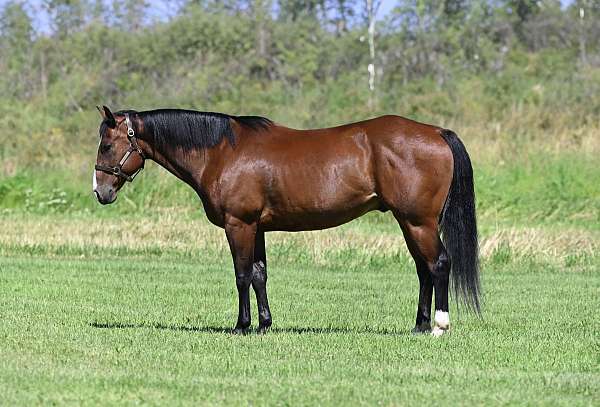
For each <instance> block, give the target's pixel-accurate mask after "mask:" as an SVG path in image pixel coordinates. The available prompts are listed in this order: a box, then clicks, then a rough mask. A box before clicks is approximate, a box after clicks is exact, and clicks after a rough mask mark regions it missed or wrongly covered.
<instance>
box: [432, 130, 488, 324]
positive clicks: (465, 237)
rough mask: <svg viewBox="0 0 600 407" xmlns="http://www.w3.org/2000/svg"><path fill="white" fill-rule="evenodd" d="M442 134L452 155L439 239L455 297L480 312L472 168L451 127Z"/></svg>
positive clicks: (460, 142) (467, 155) (462, 146)
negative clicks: (449, 266)
mask: <svg viewBox="0 0 600 407" xmlns="http://www.w3.org/2000/svg"><path fill="white" fill-rule="evenodd" d="M442 137H443V138H444V140H446V143H448V146H450V150H452V156H453V157H454V174H453V177H452V184H451V185H450V192H449V193H448V197H447V198H446V204H445V206H444V211H443V212H442V219H441V221H440V225H441V229H442V239H443V241H444V246H446V250H447V252H448V254H449V255H450V264H451V267H452V269H451V271H450V274H451V286H452V291H453V292H454V296H455V298H457V299H459V298H461V299H462V302H463V303H464V304H465V305H466V306H467V308H470V309H471V310H473V311H475V313H477V314H480V308H479V292H480V285H479V246H478V244H477V220H476V218H475V191H474V188H473V168H472V167H471V159H470V158H469V154H467V150H466V149H465V146H464V144H463V143H462V141H460V139H459V138H458V136H457V135H456V134H455V133H454V132H453V131H451V130H443V131H442Z"/></svg>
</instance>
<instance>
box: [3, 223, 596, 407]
mask: <svg viewBox="0 0 600 407" xmlns="http://www.w3.org/2000/svg"><path fill="white" fill-rule="evenodd" d="M84 221H85V222H84ZM137 221H139V219H134V220H131V221H130V222H131V225H133V224H135V222H137ZM161 221H163V222H164V223H160V222H161ZM27 222H30V223H27ZM77 222H78V220H77V219H76V218H75V219H71V218H70V217H64V218H60V217H53V218H51V217H37V218H36V217H35V216H33V217H31V216H27V217H26V218H20V217H14V216H12V215H11V216H8V217H4V218H0V226H2V229H3V230H4V231H5V233H4V240H1V241H0V248H1V251H0V254H1V257H0V270H1V273H0V317H1V320H2V323H1V324H0V359H1V360H2V369H1V370H0V404H2V405H17V404H18V405H33V404H45V405H47V404H57V405H64V404H75V405H81V404H85V405H95V404H102V405H111V404H134V403H139V404H161V405H173V404H175V405H177V404H187V405H197V404H220V405H232V404H242V405H246V404H254V405H267V404H268V405H273V404H277V405H346V404H352V405H355V404H368V405H373V404H383V405H407V404H417V403H419V404H420V403H423V402H426V403H431V404H435V403H450V404H464V405H467V404H468V405H472V404H481V405H483V404H485V405H489V404H521V405H522V404H529V405H532V404H536V405H537V404H546V405H557V404H560V405H569V406H570V405H592V404H595V403H597V402H598V400H599V399H600V340H599V334H600V326H599V322H598V319H597V318H596V314H597V310H598V309H599V307H600V296H599V294H600V272H599V266H600V258H598V257H597V256H596V255H594V254H591V255H590V254H582V255H581V256H582V257H581V258H579V257H576V256H575V257H573V256H571V257H569V256H567V257H565V259H566V260H564V261H562V260H561V261H555V259H551V258H546V257H544V256H539V255H536V254H535V253H530V254H529V255H527V254H520V255H515V254H511V252H510V249H507V248H506V247H504V246H502V247H501V248H500V249H497V250H495V251H493V252H492V253H491V254H490V255H489V256H487V257H486V258H485V260H484V264H483V270H484V271H483V283H484V290H485V299H484V319H483V320H478V319H477V318H475V317H473V316H471V315H467V314H464V313H457V312H456V310H454V309H453V310H452V311H451V316H452V321H451V322H452V324H453V325H452V331H451V333H450V334H449V335H447V336H446V337H442V338H439V339H434V338H432V337H430V336H413V335H411V334H410V333H409V332H410V329H411V328H412V325H413V322H414V313H415V307H416V300H417V278H416V274H415V272H414V269H413V266H412V264H411V260H410V259H409V257H408V256H407V255H406V252H405V250H404V249H403V248H399V249H390V248H386V247H383V248H382V249H375V248H374V247H375V246H369V245H374V243H370V241H369V240H368V239H367V238H366V236H368V235H372V234H373V231H374V229H373V226H372V225H373V224H377V218H365V220H364V221H363V222H362V223H361V222H358V223H353V224H350V225H348V226H346V227H344V228H341V229H336V230H335V231H328V232H322V233H320V234H316V235H314V234H302V235H294V236H296V237H295V238H290V239H292V240H286V239H288V236H290V235H283V234H277V235H273V236H269V237H268V251H269V254H270V263H269V267H270V268H269V291H270V301H271V307H272V311H273V317H274V329H273V330H272V332H270V333H269V334H267V335H265V336H258V335H255V334H252V335H249V336H245V337H237V336H232V335H230V334H229V333H227V331H228V329H229V328H231V327H232V326H233V324H234V322H235V318H236V309H237V305H236V292H235V284H234V277H233V271H232V267H231V264H230V263H231V260H230V257H229V254H228V252H227V250H226V247H225V244H224V243H223V245H220V243H219V242H221V241H222V240H224V237H223V236H222V235H221V234H220V232H218V231H216V230H215V231H214V232H211V230H213V228H211V227H209V226H207V225H206V224H205V223H201V222H200V223H198V222H197V223H193V222H192V225H191V226H190V232H189V233H193V232H191V230H196V233H197V234H199V235H201V237H203V239H204V240H205V241H206V240H209V241H210V242H212V243H211V244H206V245H205V246H199V247H198V249H197V250H189V249H188V248H186V247H179V246H177V243H176V242H174V241H173V237H172V236H171V235H170V234H169V233H170V232H169V228H168V225H169V224H170V223H172V222H175V224H174V225H172V227H173V229H174V230H180V231H181V233H182V235H183V237H186V236H187V235H186V233H188V230H187V229H186V227H185V226H184V224H186V223H189V222H188V221H179V223H177V222H176V221H172V220H170V219H166V220H164V219H158V220H156V222H157V224H156V228H157V229H160V230H157V231H154V232H147V231H146V229H145V227H146V224H145V223H144V224H141V225H140V229H138V230H139V231H140V233H143V234H144V239H145V240H151V241H153V243H152V245H145V243H144V242H145V240H139V241H135V240H130V241H128V240H124V241H119V242H117V243H115V245H114V246H110V245H109V246H103V245H107V244H108V242H106V240H105V236H96V234H95V232H94V231H95V229H94V228H96V227H100V228H105V230H115V229H116V228H124V229H127V228H128V225H130V224H127V223H125V224H120V223H118V222H120V221H119V220H118V219H116V220H112V221H108V220H106V219H100V220H98V221H94V220H89V219H88V220H85V219H82V220H80V222H82V224H81V225H78V223H77ZM127 222H129V220H128V221H127ZM148 224H149V225H151V224H152V222H148ZM18 225H25V227H27V228H29V229H30V230H31V231H32V232H31V233H32V236H33V237H29V238H30V239H31V240H32V241H21V240H19V238H18V236H19V235H20V232H19V231H18V230H17V231H16V232H15V233H14V235H12V234H11V232H10V231H11V230H15V229H18ZM36 225H38V227H42V226H39V225H43V227H46V228H48V229H45V230H46V232H40V231H39V230H37V229H35V227H36ZM48 225H51V226H48ZM69 225H72V227H74V228H75V229H74V230H76V231H78V232H77V233H79V235H77V233H75V232H74V231H73V230H70V229H68V226H69ZM73 225H74V226H73ZM375 230H376V229H375ZM382 230H387V229H386V228H382ZM62 231H66V232H67V233H68V234H69V235H71V236H73V235H77V236H78V237H77V236H76V237H77V239H79V240H78V241H80V242H82V244H76V243H74V242H69V241H66V242H59V241H57V239H55V238H53V233H55V232H56V233H61V232H62ZM87 233H89V234H90V235H89V236H88V235H87ZM211 233H213V234H211ZM349 234H356V235H357V236H359V239H357V240H354V239H352V240H354V241H355V242H356V243H355V244H354V246H353V244H352V242H350V243H349V246H348V247H339V248H337V246H338V243H337V240H335V239H338V238H340V239H341V238H343V237H347V236H349ZM92 235H93V236H92ZM298 236H299V237H298ZM310 236H316V237H314V239H316V241H317V242H320V243H318V244H315V243H314V242H313V241H304V240H303V239H311V238H312V237H310ZM594 236H596V235H594ZM330 237H331V238H332V239H334V240H333V241H332V242H329V241H328V240H326V239H328V238H330ZM392 238H393V236H392V235H389V236H387V235H384V236H383V239H386V240H389V239H392ZM161 239H164V242H167V243H166V244H163V243H164V242H163V240H161ZM293 239H296V240H293ZM190 240H192V238H191V237H190ZM32 242H33V243H32ZM36 242H37V243H36ZM168 242H172V243H171V245H172V246H173V247H172V248H171V249H168V247H169V244H168ZM327 242H329V244H330V246H331V247H328V246H327ZM361 242H362V243H361ZM365 242H366V243H365ZM315 245H318V246H320V247H321V248H320V249H319V251H317V252H314V251H313V252H310V250H309V249H310V247H309V246H311V247H312V246H315ZM150 248H152V250H151V249H150ZM369 248H370V250H369ZM378 250H379V251H380V252H378ZM507 251H508V254H507ZM253 311H254V315H256V311H255V307H254V302H253ZM254 325H256V320H254Z"/></svg>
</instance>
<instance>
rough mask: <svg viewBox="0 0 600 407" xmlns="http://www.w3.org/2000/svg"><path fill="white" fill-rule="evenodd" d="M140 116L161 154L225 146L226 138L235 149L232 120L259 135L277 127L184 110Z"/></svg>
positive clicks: (254, 120) (260, 119)
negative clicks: (180, 149) (167, 148)
mask: <svg viewBox="0 0 600 407" xmlns="http://www.w3.org/2000/svg"><path fill="white" fill-rule="evenodd" d="M119 113H130V112H128V111H122V112H119ZM137 114H138V116H139V117H140V119H141V120H142V122H143V123H144V130H145V132H147V133H148V134H149V135H151V137H153V140H152V141H153V142H154V146H155V147H156V148H157V149H159V150H161V151H164V149H165V147H171V148H173V147H180V148H182V149H183V150H184V151H189V150H193V149H199V148H211V147H214V146H216V145H217V144H219V143H221V141H222V140H223V138H226V139H227V140H228V141H229V143H230V144H231V145H232V146H235V144H236V135H235V133H234V132H233V129H232V127H231V120H234V121H236V122H237V123H239V124H240V125H241V126H244V127H247V128H249V129H251V130H253V131H255V132H258V131H260V130H264V129H266V128H268V127H269V126H271V125H272V124H273V122H272V121H271V120H269V119H267V118H264V117H260V116H232V115H228V114H224V113H214V112H198V111H194V110H182V109H160V110H148V111H145V112H138V113H137Z"/></svg>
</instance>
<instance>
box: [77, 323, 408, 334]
mask: <svg viewBox="0 0 600 407" xmlns="http://www.w3.org/2000/svg"><path fill="white" fill-rule="evenodd" d="M88 325H89V326H91V327H92V328H99V329H167V330H171V331H184V332H201V333H216V334H230V333H231V331H232V329H231V327H227V328H226V327H222V326H187V325H165V324H160V323H155V324H152V323H137V324H128V323H121V322H90V323H89V324H88ZM269 332H270V333H274V334H277V333H287V334H375V335H391V336H405V335H410V332H409V331H397V330H388V329H375V328H355V329H352V328H335V327H329V328H318V327H287V328H271V329H270V330H269ZM249 333H256V330H250V332H249Z"/></svg>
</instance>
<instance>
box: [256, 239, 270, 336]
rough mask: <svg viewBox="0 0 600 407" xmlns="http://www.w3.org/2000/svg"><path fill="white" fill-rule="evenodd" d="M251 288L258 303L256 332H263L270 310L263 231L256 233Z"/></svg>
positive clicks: (267, 327) (268, 320)
mask: <svg viewBox="0 0 600 407" xmlns="http://www.w3.org/2000/svg"><path fill="white" fill-rule="evenodd" d="M252 288H253V289H254V293H255V294H256V304H257V305H258V333H265V332H266V331H267V330H268V329H269V327H270V326H271V310H270V309H269V300H268V298H267V254H266V250H265V233H264V232H262V231H259V232H257V233H256V242H255V245H254V264H253V266H252Z"/></svg>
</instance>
